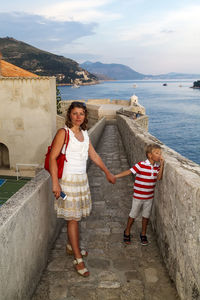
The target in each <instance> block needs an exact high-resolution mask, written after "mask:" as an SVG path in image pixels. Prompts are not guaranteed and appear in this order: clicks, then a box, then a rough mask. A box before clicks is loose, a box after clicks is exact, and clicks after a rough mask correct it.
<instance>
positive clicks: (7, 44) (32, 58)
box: [0, 37, 98, 84]
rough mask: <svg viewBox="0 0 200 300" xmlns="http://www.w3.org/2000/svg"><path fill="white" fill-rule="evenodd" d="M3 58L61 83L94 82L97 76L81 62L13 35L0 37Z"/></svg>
mask: <svg viewBox="0 0 200 300" xmlns="http://www.w3.org/2000/svg"><path fill="white" fill-rule="evenodd" d="M0 52H1V53H2V59H3V60H5V61H7V62H9V63H11V64H13V65H16V66H18V67H20V68H23V69H25V70H27V71H29V72H32V73H34V74H37V75H39V76H55V77H56V80H57V83H60V84H92V83H97V80H98V79H97V77H96V76H94V75H93V74H90V72H88V71H86V70H84V69H83V68H81V67H80V66H79V64H78V63H77V62H76V61H74V60H72V59H70V58H65V57H64V56H59V55H56V54H53V53H50V52H47V51H44V50H41V49H38V48H36V47H34V46H31V45H29V44H27V43H24V42H22V41H18V40H16V39H14V38H11V37H6V38H0Z"/></svg>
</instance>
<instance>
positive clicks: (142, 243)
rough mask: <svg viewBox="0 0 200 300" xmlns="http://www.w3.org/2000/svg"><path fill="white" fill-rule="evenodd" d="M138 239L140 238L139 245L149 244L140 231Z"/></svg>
mask: <svg viewBox="0 0 200 300" xmlns="http://www.w3.org/2000/svg"><path fill="white" fill-rule="evenodd" d="M140 240H141V245H143V246H147V245H148V244H149V242H148V240H147V236H146V235H142V234H141V233H140Z"/></svg>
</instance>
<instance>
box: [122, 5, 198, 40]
mask: <svg viewBox="0 0 200 300" xmlns="http://www.w3.org/2000/svg"><path fill="white" fill-rule="evenodd" d="M199 15H200V5H196V6H190V7H185V8H184V9H182V10H180V11H174V12H171V13H168V14H167V15H165V16H164V17H163V16H162V18H160V19H157V20H155V21H154V22H143V23H140V24H137V25H134V26H132V27H131V28H130V27H129V28H127V29H126V28H121V30H120V32H119V33H118V34H119V38H120V39H121V40H122V41H137V42H141V43H143V45H144V44H145V45H147V44H148V45H151V44H152V45H153V44H157V45H159V44H164V43H166V42H168V41H169V40H171V39H173V38H174V39H178V40H180V37H183V36H184V37H185V38H188V39H189V40H190V38H191V35H192V34H193V33H195V32H196V31H199V28H200V18H199ZM183 42H184V43H185V40H184V41H183Z"/></svg>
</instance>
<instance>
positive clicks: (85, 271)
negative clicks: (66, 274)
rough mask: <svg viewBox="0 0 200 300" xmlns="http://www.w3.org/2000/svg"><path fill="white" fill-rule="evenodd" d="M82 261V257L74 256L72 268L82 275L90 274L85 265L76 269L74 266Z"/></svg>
mask: <svg viewBox="0 0 200 300" xmlns="http://www.w3.org/2000/svg"><path fill="white" fill-rule="evenodd" d="M82 262H83V259H82V258H75V260H74V268H75V270H76V272H77V273H78V274H79V275H81V276H83V277H88V276H89V275H90V273H89V271H88V269H87V268H86V267H84V268H83V269H77V268H76V266H77V265H79V264H80V263H82Z"/></svg>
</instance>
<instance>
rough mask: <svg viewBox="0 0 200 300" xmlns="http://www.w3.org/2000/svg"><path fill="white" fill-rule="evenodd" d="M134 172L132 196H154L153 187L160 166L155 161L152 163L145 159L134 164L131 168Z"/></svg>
mask: <svg viewBox="0 0 200 300" xmlns="http://www.w3.org/2000/svg"><path fill="white" fill-rule="evenodd" d="M130 170H131V172H132V173H133V174H136V177H135V183H134V187H133V197H134V198H136V199H140V200H150V199H153V196H154V188H155V185H156V181H157V176H158V172H159V170H160V167H159V165H158V164H157V163H155V164H154V165H152V164H151V163H150V161H149V160H148V159H147V160H145V161H140V162H139V163H137V164H135V165H134V166H133V167H132V168H131V169H130Z"/></svg>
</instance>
